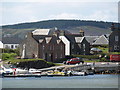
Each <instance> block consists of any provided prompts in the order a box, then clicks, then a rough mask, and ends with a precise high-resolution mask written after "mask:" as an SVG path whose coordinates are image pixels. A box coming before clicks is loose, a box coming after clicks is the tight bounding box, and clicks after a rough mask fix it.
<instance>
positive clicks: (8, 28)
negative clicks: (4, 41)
mask: <svg viewBox="0 0 120 90" xmlns="http://www.w3.org/2000/svg"><path fill="white" fill-rule="evenodd" d="M111 24H112V22H102V21H85V20H84V21H83V20H46V21H40V22H31V23H21V24H14V25H5V26H2V35H3V36H6V35H8V34H9V35H12V36H15V37H20V38H24V36H25V35H26V33H27V32H29V31H32V30H34V29H37V28H54V27H57V28H58V29H62V30H68V31H70V32H72V33H78V32H79V30H80V29H83V30H84V31H85V35H101V34H109V33H110V32H111V30H110V27H111ZM116 24H117V23H116Z"/></svg>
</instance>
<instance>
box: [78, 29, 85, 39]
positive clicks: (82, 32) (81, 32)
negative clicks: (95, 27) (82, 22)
mask: <svg viewBox="0 0 120 90" xmlns="http://www.w3.org/2000/svg"><path fill="white" fill-rule="evenodd" d="M79 33H80V35H81V36H82V37H83V36H84V31H83V30H82V29H81V30H80V31H79Z"/></svg>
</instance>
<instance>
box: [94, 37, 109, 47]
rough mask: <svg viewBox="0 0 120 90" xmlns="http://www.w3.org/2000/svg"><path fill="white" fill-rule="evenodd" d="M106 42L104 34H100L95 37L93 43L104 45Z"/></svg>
mask: <svg viewBox="0 0 120 90" xmlns="http://www.w3.org/2000/svg"><path fill="white" fill-rule="evenodd" d="M108 43H109V41H108V39H107V38H106V37H105V35H101V36H100V37H99V38H97V40H96V41H95V42H94V43H93V45H106V44H108Z"/></svg>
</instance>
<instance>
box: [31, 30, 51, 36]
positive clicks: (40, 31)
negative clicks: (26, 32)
mask: <svg viewBox="0 0 120 90" xmlns="http://www.w3.org/2000/svg"><path fill="white" fill-rule="evenodd" d="M49 32H50V29H36V30H34V31H32V33H33V35H48V34H49Z"/></svg>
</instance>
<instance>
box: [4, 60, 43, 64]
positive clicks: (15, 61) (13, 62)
mask: <svg viewBox="0 0 120 90" xmlns="http://www.w3.org/2000/svg"><path fill="white" fill-rule="evenodd" d="M38 60H43V59H12V60H5V62H11V63H12V64H15V63H19V62H29V61H38ZM43 61H44V60H43Z"/></svg>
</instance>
